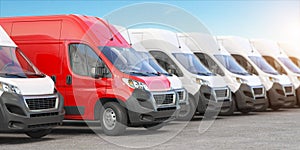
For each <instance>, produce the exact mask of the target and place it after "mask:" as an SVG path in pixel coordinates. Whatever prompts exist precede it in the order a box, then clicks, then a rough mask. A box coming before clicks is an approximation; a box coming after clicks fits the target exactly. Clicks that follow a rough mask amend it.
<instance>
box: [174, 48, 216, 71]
mask: <svg viewBox="0 0 300 150" xmlns="http://www.w3.org/2000/svg"><path fill="white" fill-rule="evenodd" d="M173 56H174V57H175V58H176V59H177V60H178V61H179V62H180V64H181V65H182V66H183V67H184V68H185V69H186V70H188V71H189V72H191V73H193V74H197V75H202V76H203V75H204V76H211V75H213V73H212V72H210V71H209V70H208V69H207V68H205V67H204V66H203V65H202V64H201V62H200V61H199V60H198V59H197V58H196V56H195V55H194V54H187V53H173Z"/></svg>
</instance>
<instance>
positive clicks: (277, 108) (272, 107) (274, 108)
mask: <svg viewBox="0 0 300 150" xmlns="http://www.w3.org/2000/svg"><path fill="white" fill-rule="evenodd" d="M281 107H282V106H278V105H277V106H276V105H275V106H274V105H272V106H270V108H271V109H272V110H273V111H277V110H279V109H280V108H281Z"/></svg>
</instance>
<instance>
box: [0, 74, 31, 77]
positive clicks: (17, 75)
mask: <svg viewBox="0 0 300 150" xmlns="http://www.w3.org/2000/svg"><path fill="white" fill-rule="evenodd" d="M1 75H2V76H3V75H5V76H11V77H19V78H27V77H26V76H24V75H20V74H13V73H1Z"/></svg>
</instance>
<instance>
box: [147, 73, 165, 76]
mask: <svg viewBox="0 0 300 150" xmlns="http://www.w3.org/2000/svg"><path fill="white" fill-rule="evenodd" d="M146 73H147V74H153V75H156V76H160V75H161V73H159V72H146Z"/></svg>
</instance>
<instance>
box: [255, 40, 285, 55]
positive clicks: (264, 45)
mask: <svg viewBox="0 0 300 150" xmlns="http://www.w3.org/2000/svg"><path fill="white" fill-rule="evenodd" d="M250 42H251V43H252V45H253V46H254V47H255V48H256V49H257V51H258V52H259V53H260V54H261V55H263V56H273V57H278V56H281V57H287V55H286V54H285V53H284V51H283V50H282V49H281V48H280V47H279V46H278V44H277V43H276V42H275V41H272V40H266V39H251V40H250Z"/></svg>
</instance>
